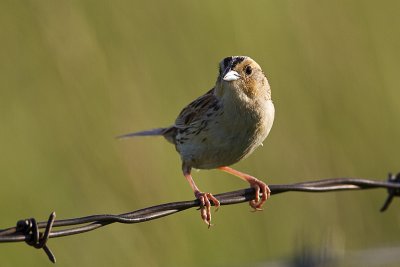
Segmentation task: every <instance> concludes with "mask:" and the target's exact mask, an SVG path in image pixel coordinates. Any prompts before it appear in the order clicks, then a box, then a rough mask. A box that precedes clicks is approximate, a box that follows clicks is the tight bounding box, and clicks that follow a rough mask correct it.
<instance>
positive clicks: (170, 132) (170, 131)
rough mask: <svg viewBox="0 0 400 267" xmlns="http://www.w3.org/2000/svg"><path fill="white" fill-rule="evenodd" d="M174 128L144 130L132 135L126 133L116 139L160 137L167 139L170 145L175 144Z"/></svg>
mask: <svg viewBox="0 0 400 267" xmlns="http://www.w3.org/2000/svg"><path fill="white" fill-rule="evenodd" d="M174 129H175V128H174V127H167V128H156V129H152V130H146V131H140V132H134V133H128V134H123V135H119V136H117V137H116V138H118V139H124V138H130V137H135V136H157V135H161V136H164V137H165V139H167V140H168V141H169V142H171V143H175V142H174V141H175V137H174V136H175V135H174V132H175V131H174Z"/></svg>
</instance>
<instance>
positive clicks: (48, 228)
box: [0, 173, 400, 263]
mask: <svg viewBox="0 0 400 267" xmlns="http://www.w3.org/2000/svg"><path fill="white" fill-rule="evenodd" d="M269 188H270V189H271V195H276V194H280V193H285V192H290V191H295V192H315V193H322V192H330V191H343V190H364V189H374V188H386V189H387V190H388V197H387V199H386V201H385V203H384V205H383V206H382V208H381V211H385V210H386V209H387V208H388V207H389V205H390V203H391V201H392V199H393V198H394V197H395V196H400V173H399V174H397V175H392V174H389V177H388V181H387V182H382V181H376V180H369V179H363V178H332V179H324V180H317V181H308V182H301V183H295V184H283V185H269ZM215 197H216V198H218V200H219V201H220V204H221V205H233V204H238V203H243V202H246V201H250V200H253V199H254V198H255V191H254V189H253V188H247V189H241V190H236V191H232V192H226V193H222V194H217V195H215ZM193 207H200V202H199V201H198V200H191V201H180V202H171V203H166V204H161V205H156V206H152V207H147V208H143V209H140V210H136V211H132V212H128V213H123V214H119V215H114V214H99V215H90V216H85V217H79V218H71V219H63V220H55V216H56V215H55V212H53V213H51V214H50V217H49V219H48V221H44V222H37V221H36V220H35V219H34V218H30V219H25V220H20V221H18V222H17V225H16V226H15V227H10V228H6V229H3V230H1V229H0V243H6V242H25V243H27V244H28V245H30V246H32V247H34V248H37V249H43V250H44V251H45V253H46V254H47V256H48V257H49V259H50V260H51V261H52V262H54V263H55V261H56V259H55V256H54V254H53V253H52V252H51V250H50V249H49V248H48V246H47V241H48V240H49V239H50V238H56V237H63V236H69V235H76V234H81V233H85V232H89V231H93V230H95V229H98V228H100V227H103V226H106V225H109V224H112V223H124V224H133V223H141V222H146V221H150V220H155V219H158V218H162V217H165V216H169V215H172V214H174V213H177V212H181V211H184V210H187V209H190V208H193ZM57 227H69V228H66V229H62V230H57V231H53V229H54V228H57ZM40 229H45V231H44V232H43V233H41V232H40V231H39V230H40Z"/></svg>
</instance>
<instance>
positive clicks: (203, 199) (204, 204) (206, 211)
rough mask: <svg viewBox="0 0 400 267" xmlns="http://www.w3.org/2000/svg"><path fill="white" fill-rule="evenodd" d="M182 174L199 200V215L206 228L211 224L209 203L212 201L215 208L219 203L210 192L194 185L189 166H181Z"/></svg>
mask: <svg viewBox="0 0 400 267" xmlns="http://www.w3.org/2000/svg"><path fill="white" fill-rule="evenodd" d="M183 175H184V176H185V178H186V180H187V181H188V182H189V184H190V187H191V188H192V190H193V192H194V195H195V197H196V198H197V199H199V200H200V204H201V207H200V215H201V218H202V219H203V221H204V222H205V223H206V224H207V225H208V228H210V226H211V203H210V201H212V202H213V204H214V206H215V210H217V209H218V208H219V206H220V203H219V201H218V199H217V198H216V197H214V196H213V195H212V194H211V193H204V192H201V191H200V190H199V188H198V187H197V186H196V184H195V182H194V180H193V177H192V175H191V174H190V168H186V167H184V168H183Z"/></svg>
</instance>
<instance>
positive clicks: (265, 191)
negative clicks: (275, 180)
mask: <svg viewBox="0 0 400 267" xmlns="http://www.w3.org/2000/svg"><path fill="white" fill-rule="evenodd" d="M248 182H249V183H250V186H251V187H253V188H254V189H255V190H256V198H255V199H254V200H252V201H250V202H249V204H250V206H251V207H252V208H253V209H254V211H260V210H262V208H261V206H262V205H263V204H264V203H265V201H267V199H268V198H269V197H270V195H271V190H270V189H269V187H268V185H266V184H265V183H264V182H263V181H260V180H258V179H257V178H255V177H249V178H248ZM260 192H261V193H262V196H261V198H260Z"/></svg>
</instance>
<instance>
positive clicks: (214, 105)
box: [119, 56, 275, 227]
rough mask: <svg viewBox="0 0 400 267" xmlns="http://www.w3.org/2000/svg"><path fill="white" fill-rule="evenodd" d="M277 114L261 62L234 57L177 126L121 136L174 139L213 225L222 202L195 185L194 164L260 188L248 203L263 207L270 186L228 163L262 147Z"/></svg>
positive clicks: (203, 215) (204, 215)
mask: <svg viewBox="0 0 400 267" xmlns="http://www.w3.org/2000/svg"><path fill="white" fill-rule="evenodd" d="M274 115H275V108H274V104H273V103H272V99H271V88H270V86H269V83H268V80H267V78H266V76H265V74H264V72H263V71H262V69H261V67H260V66H259V65H258V64H257V63H256V62H255V61H254V60H253V59H251V58H250V57H248V56H231V57H226V58H224V59H223V60H222V61H221V62H220V63H219V75H218V78H217V81H216V83H215V86H214V87H213V88H212V89H211V90H209V91H208V92H207V93H205V94H204V95H202V96H200V97H199V98H197V99H196V100H194V101H193V102H191V103H190V104H189V105H187V106H186V107H185V108H184V109H183V110H182V111H181V112H180V113H179V115H178V117H177V119H176V120H175V123H174V124H173V125H171V126H169V127H164V128H156V129H152V130H147V131H140V132H134V133H129V134H125V135H121V136H119V138H128V137H134V136H154V135H160V136H163V137H164V138H165V139H166V140H167V141H169V142H170V143H172V144H174V145H175V148H176V151H177V152H178V153H179V154H180V157H181V160H182V171H183V175H184V176H185V178H186V180H187V181H188V182H189V184H190V186H191V188H192V190H193V192H194V195H195V197H196V198H197V199H199V201H200V215H201V218H202V220H203V221H204V222H205V223H206V224H208V226H209V227H210V226H211V211H210V209H211V203H212V204H213V205H214V206H215V207H216V209H218V207H219V206H220V202H219V201H218V199H217V198H216V197H214V196H213V195H212V194H211V193H206V192H203V191H201V190H200V189H199V188H198V187H197V186H196V184H195V182H194V180H193V177H192V174H191V171H192V168H195V169H219V170H222V171H224V172H227V173H230V174H233V175H234V176H237V177H239V178H241V179H243V180H244V181H247V182H248V183H249V184H250V186H251V187H253V188H255V192H256V195H255V199H254V200H252V201H250V203H249V204H250V206H251V207H252V208H253V209H254V210H261V206H262V205H263V204H264V202H265V201H266V200H267V199H268V198H269V196H270V193H271V191H270V189H269V188H268V186H267V185H266V184H265V183H264V182H262V181H260V180H259V179H257V178H255V177H253V176H251V175H249V174H246V173H242V172H239V171H237V170H235V169H232V168H231V167H229V166H230V165H232V164H235V163H237V162H239V161H240V160H242V159H245V158H247V157H248V156H249V155H250V154H251V153H252V152H253V151H254V150H255V149H256V148H257V147H259V146H260V145H261V146H262V142H263V141H264V140H265V138H266V137H267V136H268V134H269V132H270V130H271V128H272V124H273V122H274ZM260 193H261V198H260Z"/></svg>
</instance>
